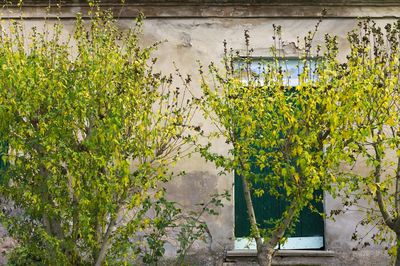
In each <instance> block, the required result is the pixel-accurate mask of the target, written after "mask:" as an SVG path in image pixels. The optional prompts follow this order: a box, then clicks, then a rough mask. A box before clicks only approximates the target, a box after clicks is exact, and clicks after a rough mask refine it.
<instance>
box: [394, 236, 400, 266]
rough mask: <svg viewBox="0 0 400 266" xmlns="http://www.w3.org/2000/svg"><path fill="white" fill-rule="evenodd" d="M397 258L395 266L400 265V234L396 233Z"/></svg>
mask: <svg viewBox="0 0 400 266" xmlns="http://www.w3.org/2000/svg"><path fill="white" fill-rule="evenodd" d="M396 236H397V237H396V251H397V252H396V260H395V264H394V265H395V266H400V234H396Z"/></svg>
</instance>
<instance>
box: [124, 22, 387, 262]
mask: <svg viewBox="0 0 400 266" xmlns="http://www.w3.org/2000/svg"><path fill="white" fill-rule="evenodd" d="M386 22H389V20H380V21H379V23H382V24H384V23H386ZM121 23H122V25H124V27H125V26H127V25H129V23H131V22H129V21H127V20H123V21H122V22H121ZM316 23H317V19H289V18H288V19H279V18H277V19H274V18H264V19H254V18H250V19H229V18H214V19H148V20H147V21H146V22H145V25H144V41H145V43H147V44H149V43H152V42H155V41H157V40H164V39H166V40H168V42H165V43H163V44H161V45H160V47H159V50H158V52H157V53H156V54H157V56H158V58H159V62H158V66H159V67H160V69H162V70H163V71H164V72H170V71H171V70H172V69H173V64H172V61H175V63H176V65H177V66H178V68H179V69H180V70H181V71H182V73H185V74H186V73H187V74H190V75H192V76H193V81H194V82H193V84H192V89H193V90H194V91H196V92H198V90H199V86H198V82H199V77H198V73H197V72H198V64H197V63H196V60H199V61H200V62H201V63H202V64H203V65H207V64H209V63H210V61H214V62H216V63H219V62H220V61H221V59H222V54H223V45H222V42H223V40H227V42H228V44H229V46H231V47H233V48H234V49H235V50H241V49H244V48H245V44H244V37H243V32H244V30H245V29H248V30H249V31H250V35H251V46H252V47H253V48H254V49H255V52H256V53H258V54H260V53H262V52H263V51H266V50H267V48H269V47H271V46H272V44H273V43H272V34H273V28H272V25H273V24H276V25H281V26H282V29H283V40H285V42H288V43H290V42H296V39H297V36H300V37H301V36H305V35H306V34H307V32H308V31H310V30H313V28H314V26H315V24H316ZM356 23H357V20H356V19H325V20H324V21H323V22H322V24H321V26H320V29H319V31H318V32H317V34H316V36H315V43H316V44H317V43H319V44H323V39H324V35H325V34H326V33H329V34H331V35H337V36H338V37H339V47H340V50H341V51H346V50H347V46H346V45H347V44H346V33H347V32H348V31H350V30H351V29H352V28H353V27H355V25H356ZM260 55H261V54H260ZM340 56H341V57H342V58H343V57H344V56H345V53H342V54H341V55H340ZM202 123H203V126H205V127H207V124H205V123H204V122H202ZM218 149H219V151H220V152H224V151H225V150H226V145H225V144H224V143H220V146H218ZM180 167H181V168H182V169H185V170H186V171H187V172H188V173H189V174H188V176H187V177H183V178H180V179H179V180H175V181H174V182H173V184H171V185H170V186H169V191H170V193H171V195H173V196H172V197H174V198H176V199H177V200H178V201H182V202H184V203H185V204H187V206H188V207H190V206H193V205H194V204H196V203H198V202H199V201H201V200H205V199H206V198H207V195H209V194H210V193H212V192H214V191H216V190H219V191H222V190H223V189H231V188H232V183H233V175H232V174H230V175H226V176H218V175H217V172H218V171H217V170H216V169H215V167H214V166H213V165H211V164H208V163H206V162H204V160H202V159H201V158H199V157H198V156H194V157H192V158H191V159H188V160H185V162H182V163H181V164H180ZM359 170H362V168H360V169H359ZM325 209H326V213H327V214H328V215H329V213H330V211H331V210H335V209H342V206H341V204H340V202H339V201H338V200H335V199H333V198H332V197H331V196H330V195H326V197H325ZM361 218H362V214H361V213H359V212H357V211H353V212H347V213H346V214H344V215H340V216H337V217H335V221H333V220H329V219H327V220H326V225H325V241H326V249H328V250H332V251H335V253H336V257H335V258H330V257H329V258H317V259H316V258H302V259H300V258H299V257H291V258H284V259H281V260H279V261H280V262H281V263H296V262H303V263H322V264H324V265H325V264H326V265H328V264H329V265H388V263H389V258H388V257H387V255H386V252H385V251H383V250H382V249H381V247H380V246H374V245H372V246H370V247H368V248H364V249H362V250H361V251H352V249H353V248H355V247H356V245H357V243H356V242H354V241H351V236H352V234H353V232H354V228H355V226H356V224H357V223H358V222H359V221H360V220H361ZM207 221H208V225H209V227H210V231H211V234H212V243H211V247H212V250H213V251H216V252H223V251H224V250H231V249H232V248H233V243H234V235H233V226H234V225H233V223H234V222H233V221H234V217H233V202H230V203H229V204H227V205H226V206H225V208H223V210H221V215H220V216H218V217H216V218H215V217H210V218H209V219H208V220H207ZM366 230H369V229H368V228H366ZM199 248H200V246H199ZM205 251H206V248H205V249H203V252H205Z"/></svg>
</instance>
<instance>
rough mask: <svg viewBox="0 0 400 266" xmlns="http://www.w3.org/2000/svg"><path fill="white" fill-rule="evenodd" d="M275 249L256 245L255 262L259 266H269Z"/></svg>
mask: <svg viewBox="0 0 400 266" xmlns="http://www.w3.org/2000/svg"><path fill="white" fill-rule="evenodd" d="M274 253H275V249H273V248H272V249H270V248H266V247H265V245H263V244H262V245H261V246H260V247H259V246H258V245H257V261H258V265H260V266H271V265H272V258H273V257H274Z"/></svg>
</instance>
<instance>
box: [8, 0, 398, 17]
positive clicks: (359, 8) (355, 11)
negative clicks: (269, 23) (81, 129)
mask: <svg viewBox="0 0 400 266" xmlns="http://www.w3.org/2000/svg"><path fill="white" fill-rule="evenodd" d="M104 7H106V8H108V9H110V10H112V11H113V12H114V14H115V16H116V17H119V18H134V17H136V16H137V15H138V13H139V12H143V13H144V14H145V16H146V17H147V18H148V19H152V18H154V19H159V18H163V19H174V18H296V19H299V18H316V17H319V16H320V14H321V11H322V9H323V8H326V9H327V11H328V13H327V15H326V18H327V19H329V18H359V17H371V18H398V17H400V1H396V2H394V3H387V2H382V4H378V3H376V2H368V3H365V5H362V4H360V3H358V4H356V3H351V4H341V3H336V4H333V3H319V4H315V3H314V4H310V3H308V4H296V5H294V4H287V3H286V4H285V3H280V4H278V3H276V2H275V3H271V4H262V3H255V4H243V3H238V4H235V3H231V4H228V3H225V4H215V3H208V4H207V3H203V4H199V3H197V4H196V3H185V4H176V3H175V4H174V3H154V4H152V3H136V4H134V3H127V4H125V5H124V6H122V5H120V4H111V3H110V4H107V3H105V4H104ZM89 9H90V8H89V7H88V6H87V5H85V4H79V3H72V4H69V5H64V6H62V7H60V8H57V7H55V6H52V7H51V8H49V9H48V10H47V9H46V5H43V4H42V5H40V4H34V5H33V4H32V5H26V6H24V7H23V8H21V9H18V8H12V7H8V8H4V9H2V10H1V9H0V17H2V18H3V19H11V18H15V19H18V18H21V17H22V18H24V19H43V18H45V17H46V18H48V19H53V18H60V19H72V18H75V16H76V14H77V13H78V12H80V13H82V14H83V15H84V16H85V14H87V13H88V11H89ZM46 10H47V11H46Z"/></svg>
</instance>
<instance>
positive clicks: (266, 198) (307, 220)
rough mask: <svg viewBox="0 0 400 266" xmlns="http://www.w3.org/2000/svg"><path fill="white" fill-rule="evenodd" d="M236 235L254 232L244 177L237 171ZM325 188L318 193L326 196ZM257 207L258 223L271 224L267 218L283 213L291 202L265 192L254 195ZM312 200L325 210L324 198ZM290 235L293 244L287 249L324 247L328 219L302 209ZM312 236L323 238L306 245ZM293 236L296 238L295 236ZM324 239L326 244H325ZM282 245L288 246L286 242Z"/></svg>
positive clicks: (321, 210)
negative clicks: (325, 223)
mask: <svg viewBox="0 0 400 266" xmlns="http://www.w3.org/2000/svg"><path fill="white" fill-rule="evenodd" d="M234 190H235V191H234V192H235V197H234V199H235V237H236V238H241V237H248V236H249V235H250V223H249V220H248V216H247V208H246V203H245V201H244V197H243V188H242V180H241V177H240V176H238V175H237V174H235V186H234ZM322 195H323V192H322V191H321V190H318V191H316V196H319V197H322ZM252 200H253V205H254V211H255V214H256V219H257V223H258V224H259V225H260V227H261V228H263V229H268V228H271V224H269V223H268V222H267V221H268V220H270V219H271V218H272V219H276V218H278V217H280V216H281V215H282V213H283V211H284V207H285V205H286V204H288V203H287V202H285V201H284V200H279V199H276V198H275V197H272V196H270V195H268V194H267V193H265V194H264V195H263V196H262V197H254V196H253V197H252ZM311 204H312V205H313V206H314V207H315V208H316V209H317V210H318V212H320V213H323V203H322V201H313V202H311ZM287 236H288V237H289V241H288V242H289V243H288V244H289V245H286V248H287V249H323V248H324V245H323V237H324V220H323V217H322V216H321V215H320V214H319V213H316V212H313V211H311V210H310V209H308V208H305V209H304V210H302V212H301V213H300V216H299V221H298V222H297V223H296V225H295V230H294V233H292V234H291V235H287ZM310 237H317V238H318V239H319V240H317V241H319V242H318V243H316V244H309V243H307V244H306V245H303V244H302V243H301V241H312V240H310ZM291 238H292V239H291ZM321 239H322V245H321ZM282 248H285V246H283V247H282Z"/></svg>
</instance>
